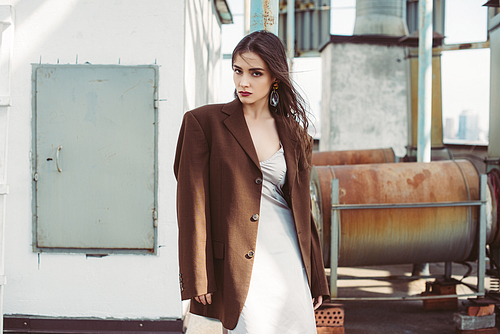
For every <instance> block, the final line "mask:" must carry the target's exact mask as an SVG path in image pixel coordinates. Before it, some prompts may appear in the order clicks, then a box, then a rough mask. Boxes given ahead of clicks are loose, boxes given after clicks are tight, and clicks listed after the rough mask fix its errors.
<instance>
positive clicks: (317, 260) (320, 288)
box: [311, 214, 330, 299]
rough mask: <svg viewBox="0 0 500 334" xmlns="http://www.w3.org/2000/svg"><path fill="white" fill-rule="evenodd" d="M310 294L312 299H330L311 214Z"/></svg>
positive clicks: (319, 245)
mask: <svg viewBox="0 0 500 334" xmlns="http://www.w3.org/2000/svg"><path fill="white" fill-rule="evenodd" d="M311 276H312V283H311V294H312V296H313V297H314V298H316V297H318V296H324V297H325V298H324V299H328V298H330V291H329V290H328V282H327V280H326V274H325V267H324V265H323V256H322V254H321V244H320V242H319V236H318V231H317V230H316V224H315V223H314V220H313V219H312V214H311Z"/></svg>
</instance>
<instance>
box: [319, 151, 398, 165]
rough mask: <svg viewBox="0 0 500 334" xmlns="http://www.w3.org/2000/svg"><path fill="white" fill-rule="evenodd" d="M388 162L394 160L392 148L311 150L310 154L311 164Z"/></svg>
mask: <svg viewBox="0 0 500 334" xmlns="http://www.w3.org/2000/svg"><path fill="white" fill-rule="evenodd" d="M390 162H396V155H395V154H394V150H393V149H392V148H380V149H373V150H350V151H326V152H313V155H312V164H313V165H316V166H327V165H331V166H334V165H357V164H379V163H390Z"/></svg>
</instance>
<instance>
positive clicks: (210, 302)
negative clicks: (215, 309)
mask: <svg viewBox="0 0 500 334" xmlns="http://www.w3.org/2000/svg"><path fill="white" fill-rule="evenodd" d="M205 296H207V303H209V304H212V294H211V293H208V294H206V295H205Z"/></svg>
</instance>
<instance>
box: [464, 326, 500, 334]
mask: <svg viewBox="0 0 500 334" xmlns="http://www.w3.org/2000/svg"><path fill="white" fill-rule="evenodd" d="M455 333H456V334H498V329H497V328H496V327H490V328H482V329H471V330H460V329H457V330H456V332H455Z"/></svg>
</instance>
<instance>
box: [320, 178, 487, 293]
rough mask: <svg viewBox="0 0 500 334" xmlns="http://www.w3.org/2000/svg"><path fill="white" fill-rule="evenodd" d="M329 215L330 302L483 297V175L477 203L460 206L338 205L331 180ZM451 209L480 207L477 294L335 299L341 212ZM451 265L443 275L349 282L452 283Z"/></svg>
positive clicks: (336, 187) (335, 183)
mask: <svg viewBox="0 0 500 334" xmlns="http://www.w3.org/2000/svg"><path fill="white" fill-rule="evenodd" d="M331 186H332V195H331V201H332V209H331V210H332V214H331V257H330V298H331V299H332V300H337V301H341V300H423V299H440V298H456V297H474V296H484V295H485V287H484V280H485V275H486V187H487V176H486V174H481V175H480V199H479V201H463V202H435V203H412V204H410V203H380V204H339V180H338V179H332V180H331ZM450 206H468V207H472V206H479V208H480V210H479V226H478V231H477V232H478V233H477V240H478V267H477V292H476V293H470V294H453V295H436V296H420V295H416V296H402V297H356V298H355V297H338V284H337V283H338V280H339V277H338V275H337V269H338V260H339V251H340V228H341V227H340V210H362V209H396V208H429V207H450ZM451 271H452V270H451V262H446V263H445V273H444V275H434V276H432V275H431V276H386V277H369V276H368V277H356V278H351V279H386V280H391V279H415V278H444V279H451V274H452V272H451Z"/></svg>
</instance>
